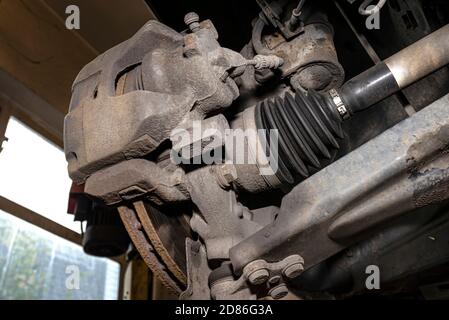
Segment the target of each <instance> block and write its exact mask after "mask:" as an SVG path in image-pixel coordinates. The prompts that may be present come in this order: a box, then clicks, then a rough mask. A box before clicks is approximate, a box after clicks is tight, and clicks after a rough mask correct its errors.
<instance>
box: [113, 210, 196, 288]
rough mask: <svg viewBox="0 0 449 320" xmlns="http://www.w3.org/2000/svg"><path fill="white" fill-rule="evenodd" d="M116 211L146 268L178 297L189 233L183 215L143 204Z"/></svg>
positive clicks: (184, 285)
mask: <svg viewBox="0 0 449 320" xmlns="http://www.w3.org/2000/svg"><path fill="white" fill-rule="evenodd" d="M119 212H120V216H121V218H122V220H123V222H124V224H125V227H126V230H127V231H128V233H129V235H130V238H131V240H132V241H133V243H134V245H135V247H136V249H137V250H138V251H139V253H140V255H141V256H142V258H143V260H144V261H145V263H146V264H147V266H148V267H149V268H150V269H151V271H152V272H153V273H154V275H155V276H157V277H158V278H159V279H160V280H161V282H162V284H163V285H164V286H165V287H167V288H168V289H169V290H170V291H171V292H172V293H175V294H176V295H179V294H180V293H181V292H182V291H184V290H185V288H186V284H187V276H186V274H187V271H186V270H187V266H186V238H190V236H191V233H190V227H189V224H188V220H187V217H186V215H185V214H183V213H174V212H167V213H162V212H161V211H160V210H158V209H156V208H154V207H152V206H151V205H149V204H148V203H146V202H144V201H138V202H135V203H134V204H133V206H132V207H124V206H122V207H120V208H119Z"/></svg>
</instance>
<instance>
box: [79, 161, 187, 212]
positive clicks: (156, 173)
mask: <svg viewBox="0 0 449 320" xmlns="http://www.w3.org/2000/svg"><path fill="white" fill-rule="evenodd" d="M84 191H85V192H86V193H87V194H89V195H91V196H93V197H96V198H98V199H101V200H102V201H104V202H105V203H106V204H108V205H112V204H117V203H119V202H122V201H131V200H134V199H136V198H141V197H143V196H145V197H147V198H149V199H150V200H151V201H153V202H154V203H156V204H158V205H162V204H164V203H167V202H170V203H174V202H182V201H186V200H188V199H189V197H190V196H189V194H188V192H187V187H186V180H185V174H184V171H183V170H182V169H181V168H177V169H176V170H175V171H174V172H169V171H168V170H166V169H164V168H161V167H160V166H159V165H157V164H156V163H154V162H151V161H148V160H144V159H131V160H127V161H123V162H120V163H118V164H116V165H114V166H111V167H108V168H105V169H102V170H99V171H97V172H95V173H94V174H92V175H91V176H90V177H89V178H88V179H87V181H86V186H85V189H84Z"/></svg>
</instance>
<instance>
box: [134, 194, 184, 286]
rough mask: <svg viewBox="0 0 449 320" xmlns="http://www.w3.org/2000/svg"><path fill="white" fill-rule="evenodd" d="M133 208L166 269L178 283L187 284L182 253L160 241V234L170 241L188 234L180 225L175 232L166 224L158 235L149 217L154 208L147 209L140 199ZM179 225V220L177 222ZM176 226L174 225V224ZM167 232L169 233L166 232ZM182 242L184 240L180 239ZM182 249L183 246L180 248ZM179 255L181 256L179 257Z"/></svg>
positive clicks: (152, 213) (152, 214)
mask: <svg viewBox="0 0 449 320" xmlns="http://www.w3.org/2000/svg"><path fill="white" fill-rule="evenodd" d="M134 209H135V211H136V213H137V216H138V218H139V220H140V222H141V224H142V226H143V229H144V231H145V233H146V235H147V237H148V239H149V240H150V242H151V245H152V246H153V247H154V249H155V250H156V252H157V253H158V255H159V257H160V258H161V260H162V261H163V263H164V264H165V266H166V267H167V269H168V270H169V271H170V272H171V273H172V274H173V275H174V276H175V277H176V279H178V281H179V282H180V283H182V284H183V285H186V284H187V277H186V274H185V273H186V267H185V266H186V261H185V258H184V256H183V255H182V254H180V253H179V252H176V251H177V250H179V249H178V248H177V247H176V246H170V245H169V244H168V243H167V241H166V242H165V243H163V242H162V240H161V238H160V236H165V237H166V238H168V239H171V241H172V242H176V240H175V239H173V238H174V237H175V236H176V237H177V238H180V239H181V240H182V238H183V235H184V237H186V236H187V235H188V233H187V232H184V234H183V233H182V231H183V230H182V227H178V228H177V229H178V230H175V231H178V233H177V234H175V232H169V231H170V230H169V229H168V227H167V226H165V227H163V228H162V229H161V230H160V231H159V233H165V234H161V235H159V233H158V231H157V230H156V227H155V226H154V225H153V223H152V221H151V218H150V217H154V211H155V210H156V209H155V208H152V209H150V210H147V207H145V205H144V203H143V202H142V201H138V202H136V203H134ZM178 223H179V225H180V226H181V225H182V223H181V221H179V222H178ZM174 227H176V225H175V226H174ZM168 233H169V234H168ZM181 242H184V241H181ZM168 248H170V249H171V250H170V251H171V252H168ZM182 249H183V248H182ZM182 253H183V252H182ZM180 256H181V257H180ZM174 257H175V258H177V260H178V261H175V260H174Z"/></svg>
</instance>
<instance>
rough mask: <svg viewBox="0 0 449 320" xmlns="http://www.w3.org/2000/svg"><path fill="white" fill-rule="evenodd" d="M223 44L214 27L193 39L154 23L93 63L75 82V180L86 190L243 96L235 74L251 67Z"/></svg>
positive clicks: (69, 141) (71, 139) (68, 126)
mask: <svg viewBox="0 0 449 320" xmlns="http://www.w3.org/2000/svg"><path fill="white" fill-rule="evenodd" d="M217 37H218V34H217V32H216V30H215V28H214V26H213V25H212V23H211V22H210V21H203V22H201V23H200V29H199V30H197V31H196V32H195V33H189V34H186V35H182V34H180V33H178V32H176V31H174V30H172V29H170V28H169V27H167V26H165V25H163V24H161V23H159V22H157V21H150V22H148V23H147V24H146V25H145V26H144V27H143V28H142V29H141V30H139V32H138V33H137V34H136V35H135V36H133V37H132V38H131V39H129V40H127V41H125V42H123V43H122V44H120V45H118V46H116V47H114V48H112V49H110V50H109V51H107V52H106V53H104V54H103V55H101V56H99V57H98V58H96V59H95V60H94V61H92V62H91V63H89V64H88V65H87V66H86V67H85V68H84V69H83V70H82V71H81V72H80V74H79V75H78V77H77V79H76V80H75V83H74V85H73V95H72V100H71V104H70V111H69V114H68V115H67V116H66V119H65V127H64V130H65V135H64V137H65V138H64V139H65V141H64V142H65V143H64V147H65V153H66V158H67V160H68V162H69V173H70V176H71V178H72V179H73V180H74V181H75V182H77V183H78V184H80V183H83V182H84V181H85V180H86V179H87V178H88V177H89V176H90V175H91V174H92V173H94V172H96V171H98V170H101V169H103V168H105V167H107V166H111V165H114V164H116V163H119V162H121V161H124V160H128V159H130V158H137V157H143V156H145V155H147V154H149V153H150V152H152V151H154V150H156V149H157V148H158V147H159V145H160V144H161V143H162V142H163V141H165V140H166V139H167V137H168V136H169V135H170V133H171V131H172V130H173V129H174V128H175V127H177V126H179V125H180V124H181V123H182V122H183V121H189V120H191V119H204V118H205V117H206V116H207V115H209V114H217V113H219V112H221V111H223V110H224V109H225V108H226V107H228V106H229V105H231V103H232V102H233V101H234V99H236V98H237V97H238V94H239V93H238V88H237V85H236V84H235V82H234V80H233V79H232V78H231V77H229V72H228V71H230V70H232V69H234V68H236V67H238V66H242V65H245V63H246V59H244V58H243V57H242V56H241V55H240V54H239V53H237V52H234V51H232V50H229V49H225V48H223V47H221V46H220V44H219V43H218V42H217ZM126 73H129V75H127V77H126V79H125V80H121V78H123V75H124V74H126ZM127 83H129V84H127ZM117 85H118V86H117ZM124 88H126V90H125V89H124ZM117 90H118V91H117ZM123 92H125V93H124V94H122V93H123Z"/></svg>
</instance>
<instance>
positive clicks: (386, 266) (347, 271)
mask: <svg viewBox="0 0 449 320" xmlns="http://www.w3.org/2000/svg"><path fill="white" fill-rule="evenodd" d="M448 227H449V216H448V214H447V205H446V206H444V207H443V208H438V207H437V206H431V207H426V208H422V209H419V210H417V211H416V212H413V216H407V217H401V219H400V220H399V221H397V222H393V223H392V224H390V225H389V226H386V227H385V229H383V230H381V231H379V232H378V233H376V234H375V235H374V236H373V237H371V238H369V239H367V240H365V241H363V242H361V243H360V244H357V245H355V246H353V247H351V248H349V249H347V251H346V252H342V254H340V255H339V257H338V258H336V259H333V261H332V262H330V263H328V268H327V269H328V271H327V272H326V274H327V275H326V276H324V275H323V277H322V278H321V279H319V282H318V283H320V285H319V286H318V288H319V287H320V286H321V288H322V289H324V287H325V286H326V287H327V288H328V289H330V290H332V289H333V290H336V289H337V290H338V286H341V284H339V283H338V282H339V280H340V279H346V280H345V281H346V282H347V284H349V285H347V286H346V290H343V291H344V293H345V294H349V293H354V292H360V291H363V290H365V289H366V288H365V286H364V283H365V281H364V280H365V279H366V273H365V269H366V267H367V266H369V265H377V266H379V268H380V270H381V273H382V276H381V279H380V280H381V285H382V286H383V287H385V286H386V284H387V283H391V282H392V281H396V280H399V279H404V278H406V277H409V276H412V275H414V274H420V273H422V272H424V271H425V270H429V269H430V268H433V267H436V266H438V265H442V264H444V263H447V262H448V261H449V239H448V238H449V233H448V232H447V230H448ZM317 275H318V274H317ZM316 280H318V279H316ZM340 290H341V289H340Z"/></svg>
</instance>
